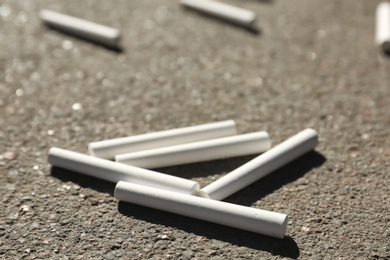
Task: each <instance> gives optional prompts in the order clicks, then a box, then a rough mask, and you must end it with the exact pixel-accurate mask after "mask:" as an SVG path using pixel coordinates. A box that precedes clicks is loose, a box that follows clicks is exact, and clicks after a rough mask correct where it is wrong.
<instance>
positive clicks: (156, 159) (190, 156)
mask: <svg viewBox="0 0 390 260" xmlns="http://www.w3.org/2000/svg"><path fill="white" fill-rule="evenodd" d="M269 148H271V140H270V138H269V135H268V134H267V132H256V133H249V134H242V135H235V136H229V137H223V138H218V139H212V140H206V141H200V142H193V143H188V144H181V145H175V146H168V147H163V148H157V149H151V150H146V151H140V152H134V153H127V154H122V155H117V156H115V161H117V162H119V163H124V164H128V165H133V166H137V167H141V168H148V169H151V168H158V167H166V166H173V165H179V164H186V163H195V162H202V161H210V160H217V159H225V158H231V157H237V156H244V155H249V154H259V153H262V152H265V151H266V150H268V149H269Z"/></svg>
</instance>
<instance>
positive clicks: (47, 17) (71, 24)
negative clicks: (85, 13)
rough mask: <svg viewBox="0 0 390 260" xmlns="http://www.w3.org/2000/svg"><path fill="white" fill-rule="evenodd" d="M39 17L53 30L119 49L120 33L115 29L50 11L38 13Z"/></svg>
mask: <svg viewBox="0 0 390 260" xmlns="http://www.w3.org/2000/svg"><path fill="white" fill-rule="evenodd" d="M39 16H40V18H41V20H42V21H43V22H44V23H45V24H46V25H47V26H49V27H51V28H53V29H56V30H58V31H62V32H65V33H68V34H71V35H74V36H77V37H80V38H83V39H86V40H89V41H92V42H95V43H98V44H101V45H105V46H107V47H110V48H113V49H120V45H119V41H120V32H119V30H117V29H115V28H112V27H108V26H105V25H101V24H97V23H93V22H90V21H86V20H83V19H80V18H76V17H72V16H69V15H65V14H61V13H57V12H53V11H50V10H42V11H40V13H39Z"/></svg>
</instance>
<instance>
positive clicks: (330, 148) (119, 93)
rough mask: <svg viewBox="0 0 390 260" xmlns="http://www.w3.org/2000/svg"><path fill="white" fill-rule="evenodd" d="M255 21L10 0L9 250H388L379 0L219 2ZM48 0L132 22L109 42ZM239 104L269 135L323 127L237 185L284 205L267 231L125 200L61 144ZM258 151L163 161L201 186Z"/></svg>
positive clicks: (6, 2)
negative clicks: (282, 229) (286, 157)
mask: <svg viewBox="0 0 390 260" xmlns="http://www.w3.org/2000/svg"><path fill="white" fill-rule="evenodd" d="M226 2H228V3H232V4H235V5H238V6H241V7H244V8H247V9H250V10H253V11H255V12H256V13H257V14H258V17H259V20H258V21H257V28H258V32H257V33H255V32H254V31H250V30H246V29H243V28H241V27H238V26H234V25H232V24H229V23H226V22H224V21H220V20H218V19H215V18H212V17H208V16H205V15H202V14H200V13H198V12H195V11H192V10H188V9H185V8H182V7H181V6H180V5H179V4H178V2H177V1H168V0H155V1H119V0H114V1H103V0H99V1H92V0H86V1H76V0H71V1H70V0H69V1H54V0H53V1H50V0H42V1H15V0H2V1H0V47H1V51H0V126H1V128H0V195H1V197H0V199H1V203H0V258H1V259H20V258H26V259H49V258H51V259H118V258H123V259H146V258H151V259H206V258H210V259H280V258H300V259H386V258H387V259H389V258H390V246H389V244H390V243H389V241H390V227H389V223H390V217H389V206H390V198H389V196H390V188H389V184H390V183H389V179H390V176H389V164H390V162H389V161H390V160H389V159H390V138H388V136H389V128H390V116H389V115H390V112H389V104H390V57H388V56H386V55H384V54H383V53H381V51H380V50H379V49H378V48H377V46H375V44H374V28H375V7H376V5H377V4H378V3H379V1H376V0H375V1H366V0H344V1H339V0H327V1H320V0H293V1H287V0H286V1H282V0H275V1H271V0H270V1H255V0H253V1H252V0H245V1H238V0H235V1H233V0H229V1H226ZM41 9H50V10H54V11H59V12H62V13H66V14H69V15H72V16H76V17H81V18H84V19H87V20H90V21H94V22H98V23H102V24H106V25H109V26H112V27H115V28H118V29H120V30H121V32H122V35H123V38H122V46H123V51H122V52H118V51H113V50H109V49H106V48H104V47H102V46H98V45H95V44H93V43H90V42H88V41H84V40H81V39H77V38H74V37H71V36H69V35H65V34H62V33H60V32H57V31H55V30H51V29H48V28H47V27H45V26H43V25H42V24H41V22H40V21H39V19H38V12H39V10H41ZM227 119H234V120H236V121H237V124H238V127H239V132H240V133H249V132H252V131H260V130H265V131H268V133H269V134H270V136H271V138H272V141H273V144H274V145H276V144H278V143H280V142H282V141H283V140H285V139H287V138H288V137H290V136H292V135H294V134H295V133H297V132H299V131H301V130H302V129H304V128H306V127H312V128H314V129H316V130H317V131H318V133H319V135H320V138H321V143H320V145H319V146H318V147H317V148H316V151H313V152H310V153H308V154H307V155H305V156H303V157H301V158H300V159H298V160H296V161H294V162H292V163H290V164H288V165H287V166H285V167H283V168H282V169H280V170H278V171H276V172H274V173H272V174H270V175H269V176H268V177H266V178H264V179H262V180H259V181H258V182H256V183H254V184H253V185H250V186H249V187H247V188H245V189H243V190H242V191H240V192H237V193H236V194H234V195H233V196H231V197H229V198H227V199H226V201H228V202H232V203H237V204H240V205H246V206H250V207H255V208H261V209H266V210H272V211H277V212H281V213H285V214H288V216H289V224H288V230H287V236H286V237H285V238H284V239H283V240H279V239H274V238H270V237H267V236H262V235H258V234H254V233H251V232H246V231H241V230H238V229H234V228H228V227H224V226H220V225H217V224H212V223H208V222H203V221H199V220H195V219H191V218H187V217H182V216H177V215H174V214H170V213H165V212H162V211H158V210H152V209H149V208H145V207H141V206H136V205H132V204H128V203H122V202H121V203H119V204H118V201H117V200H116V199H115V198H114V197H113V190H114V184H113V183H108V182H105V181H101V180H98V179H94V178H90V177H86V176H82V175H80V174H77V173H73V172H69V171H66V170H63V169H52V168H51V167H50V165H48V163H47V153H48V150H49V148H50V147H53V146H57V147H61V148H65V149H69V150H74V151H78V152H83V153H85V152H86V151H87V149H86V147H87V144H88V143H89V142H92V141H98V140H104V139H108V138H116V137H123V136H129V135H136V134H143V133H147V132H154V131H160V130H166V129H172V128H178V127H185V126H190V125H197V124H203V123H210V122H216V121H222V120H227ZM253 157H254V156H246V157H240V158H233V159H226V160H219V161H211V162H205V163H198V164H191V165H182V166H177V167H170V168H164V169H157V170H158V171H161V172H164V173H169V174H173V175H176V176H181V177H185V178H189V179H193V180H196V181H199V182H200V183H201V186H205V185H206V184H208V183H211V182H212V181H214V180H216V179H217V178H219V177H221V176H222V175H224V174H226V173H228V172H229V171H232V170H233V169H235V168H236V167H238V166H240V165H242V164H243V163H245V162H247V161H248V160H250V159H251V158H253Z"/></svg>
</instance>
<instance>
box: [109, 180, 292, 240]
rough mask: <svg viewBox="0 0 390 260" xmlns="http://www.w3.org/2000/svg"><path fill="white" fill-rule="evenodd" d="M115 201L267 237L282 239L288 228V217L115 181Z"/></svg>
mask: <svg viewBox="0 0 390 260" xmlns="http://www.w3.org/2000/svg"><path fill="white" fill-rule="evenodd" d="M114 196H115V198H117V199H118V200H121V201H125V202H130V203H134V204H138V205H142V206H146V207H150V208H154V209H159V210H163V211H168V212H171V213H175V214H179V215H183V216H187V217H192V218H196V219H201V220H205V221H209V222H213V223H217V224H221V225H225V226H230V227H234V228H239V229H243V230H247V231H251V232H255V233H259V234H263V235H267V236H272V237H276V238H283V237H284V235H285V232H286V229H287V215H285V214H281V213H276V212H271V211H266V210H261V209H256V208H251V207H245V206H240V205H235V204H231V203H227V202H222V201H216V200H209V199H205V198H201V197H196V196H190V195H181V196H178V195H177V194H176V193H174V192H170V191H165V190H160V189H156V188H151V187H143V186H141V185H136V184H132V183H126V182H122V181H121V182H118V184H117V185H116V187H115V192H114Z"/></svg>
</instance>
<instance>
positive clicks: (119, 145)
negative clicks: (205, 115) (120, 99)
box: [88, 120, 237, 159]
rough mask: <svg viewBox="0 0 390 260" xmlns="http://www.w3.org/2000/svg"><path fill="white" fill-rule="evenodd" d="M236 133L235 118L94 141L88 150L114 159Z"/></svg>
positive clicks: (102, 156)
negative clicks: (126, 154) (117, 156)
mask: <svg viewBox="0 0 390 260" xmlns="http://www.w3.org/2000/svg"><path fill="white" fill-rule="evenodd" d="M235 134H237V129H236V123H235V122H234V121H233V120H227V121H222V122H217V123H210V124H203V125H197V126H190V127H183V128H177V129H171V130H166V131H160V132H155V133H148V134H143V135H136V136H129V137H123V138H116V139H110V140H105V141H99V142H93V143H90V144H89V145H88V151H89V154H90V155H93V156H96V157H100V158H104V159H114V157H115V155H118V154H125V153H132V152H137V151H143V150H148V149H154V148H160V147H166V146H172V145H178V144H184V143H190V142H197V141H203V140H210V139H214V138H219V137H225V136H230V135H235Z"/></svg>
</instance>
